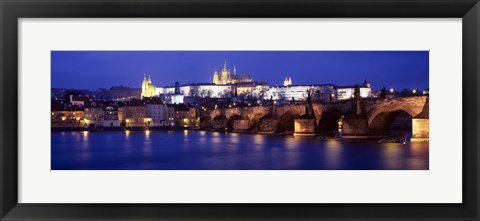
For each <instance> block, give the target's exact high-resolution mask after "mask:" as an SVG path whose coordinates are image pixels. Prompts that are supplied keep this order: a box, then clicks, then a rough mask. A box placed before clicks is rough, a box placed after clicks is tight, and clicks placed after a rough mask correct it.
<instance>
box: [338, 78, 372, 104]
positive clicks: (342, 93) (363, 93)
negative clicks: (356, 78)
mask: <svg viewBox="0 0 480 221" xmlns="http://www.w3.org/2000/svg"><path fill="white" fill-rule="evenodd" d="M358 86H359V88H360V97H362V98H367V97H372V96H373V94H372V88H371V85H370V83H369V82H368V81H367V80H365V81H364V82H363V84H362V85H358ZM354 93H355V85H352V86H338V87H337V100H348V99H352V98H354Z"/></svg>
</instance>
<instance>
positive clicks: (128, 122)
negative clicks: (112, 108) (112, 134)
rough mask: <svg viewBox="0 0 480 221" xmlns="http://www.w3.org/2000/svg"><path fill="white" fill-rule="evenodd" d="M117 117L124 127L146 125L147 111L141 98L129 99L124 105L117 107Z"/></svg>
mask: <svg viewBox="0 0 480 221" xmlns="http://www.w3.org/2000/svg"><path fill="white" fill-rule="evenodd" d="M118 110H119V115H118V119H119V120H120V121H121V122H122V124H125V126H126V127H146V126H147V117H146V115H147V113H146V108H145V105H144V104H143V102H142V101H141V100H131V101H128V102H126V104H125V106H123V107H120V108H118Z"/></svg>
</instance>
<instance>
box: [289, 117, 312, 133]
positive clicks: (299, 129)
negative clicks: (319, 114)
mask: <svg viewBox="0 0 480 221" xmlns="http://www.w3.org/2000/svg"><path fill="white" fill-rule="evenodd" d="M316 125H317V121H316V120H315V118H313V119H311V118H310V119H301V118H297V119H295V132H294V133H293V136H304V137H313V136H315V135H316V131H315V128H316Z"/></svg>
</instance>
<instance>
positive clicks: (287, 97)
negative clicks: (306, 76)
mask: <svg viewBox="0 0 480 221" xmlns="http://www.w3.org/2000/svg"><path fill="white" fill-rule="evenodd" d="M334 92H335V86H334V85H332V84H313V85H291V86H272V87H270V88H269V89H268V91H267V92H266V93H265V99H270V98H271V99H273V100H276V101H282V100H283V101H291V100H294V101H306V99H307V97H308V94H309V93H310V96H311V98H312V100H313V101H329V100H330V96H331V94H333V93H334Z"/></svg>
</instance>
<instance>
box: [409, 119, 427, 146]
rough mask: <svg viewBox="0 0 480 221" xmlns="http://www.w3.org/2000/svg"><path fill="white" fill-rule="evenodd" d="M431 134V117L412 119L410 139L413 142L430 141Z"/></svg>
mask: <svg viewBox="0 0 480 221" xmlns="http://www.w3.org/2000/svg"><path fill="white" fill-rule="evenodd" d="M429 134H430V119H425V118H414V119H412V139H410V141H411V142H428V141H429V140H430V136H429Z"/></svg>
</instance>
